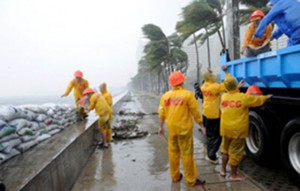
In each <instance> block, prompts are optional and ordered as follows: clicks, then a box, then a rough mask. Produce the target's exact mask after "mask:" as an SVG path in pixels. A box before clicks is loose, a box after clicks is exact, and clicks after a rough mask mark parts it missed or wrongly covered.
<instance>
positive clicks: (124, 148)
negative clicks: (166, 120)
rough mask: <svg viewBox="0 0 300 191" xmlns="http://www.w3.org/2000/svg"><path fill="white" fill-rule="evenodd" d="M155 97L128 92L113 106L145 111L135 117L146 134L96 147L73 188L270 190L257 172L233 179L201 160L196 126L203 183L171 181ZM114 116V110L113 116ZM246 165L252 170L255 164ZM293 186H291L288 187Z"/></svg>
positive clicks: (95, 190) (109, 190)
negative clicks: (187, 185)
mask: <svg viewBox="0 0 300 191" xmlns="http://www.w3.org/2000/svg"><path fill="white" fill-rule="evenodd" d="M158 100H159V97H157V96H149V95H131V96H130V97H127V99H124V100H122V101H121V102H118V103H117V104H116V105H115V106H114V113H117V111H118V110H120V109H122V110H124V111H127V112H131V113H135V112H136V113H138V112H142V113H145V114H146V115H144V116H143V118H141V119H140V120H139V121H138V125H139V126H140V128H142V129H144V130H147V131H148V132H149V134H148V136H146V137H144V138H139V139H130V140H123V141H114V142H112V144H111V147H110V148H108V149H96V151H95V152H94V154H92V156H91V157H90V159H89V161H88V163H87V165H86V167H85V169H84V170H83V172H82V174H81V176H80V177H79V179H78V181H77V183H76V184H75V185H74V187H73V191H79V190H80V191H119V190H120V191H123V190H138V191H139V190H149V191H150V190H151V191H152V190H153V191H160V190H161V191H165V190H171V191H181V190H211V191H215V190H217V191H223V190H224V191H227V190H236V191H240V190H241V191H256V190H258V191H259V190H272V189H267V188H266V187H265V186H266V185H264V184H262V183H258V182H257V181H256V180H255V178H256V177H258V176H257V175H256V177H255V176H253V175H251V174H250V175H248V174H245V173H244V172H242V171H239V173H241V174H243V175H245V176H246V177H247V179H246V180H245V181H237V182H233V181H230V180H229V179H228V177H226V178H223V177H221V176H219V170H220V164H218V165H214V164H211V163H209V162H207V161H205V160H204V157H205V147H204V144H203V142H204V138H203V136H202V135H200V133H199V132H198V130H197V128H198V127H196V128H194V137H195V141H194V153H195V160H196V163H197V169H198V177H199V178H201V179H206V181H207V184H206V185H205V186H204V187H186V185H185V181H184V179H183V180H182V181H181V182H180V183H172V182H171V178H170V174H169V164H168V154H167V140H166V138H165V137H162V136H160V135H158V134H157V133H156V132H157V129H158V125H159V121H158V116H157V115H155V113H156V111H157V107H158ZM118 117H119V116H118V115H117V114H116V116H115V118H116V119H117V118H118ZM219 162H221V161H219ZM246 162H247V161H246ZM250 168H251V169H252V170H253V169H255V168H257V165H255V166H254V167H253V166H250ZM181 170H182V169H181ZM228 170H229V169H228ZM293 189H294V187H293V186H291V187H290V189H289V190H293ZM279 190H283V189H279Z"/></svg>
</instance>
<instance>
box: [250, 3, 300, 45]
mask: <svg viewBox="0 0 300 191" xmlns="http://www.w3.org/2000/svg"><path fill="white" fill-rule="evenodd" d="M268 5H269V6H270V7H271V10H270V11H269V13H268V14H267V15H266V16H265V17H264V18H263V19H262V21H261V22H260V24H259V26H258V28H257V30H256V32H255V34H254V36H255V37H257V38H263V34H264V31H265V28H266V27H267V26H268V24H269V23H271V22H272V21H274V22H275V23H276V25H277V26H278V29H277V30H276V31H274V32H273V34H272V37H271V39H273V38H275V39H278V38H279V37H280V36H281V35H282V34H285V35H286V36H288V37H289V40H288V46H293V45H296V44H300V19H299V12H300V1H296V0H270V1H269V3H268Z"/></svg>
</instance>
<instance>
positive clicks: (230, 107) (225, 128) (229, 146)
mask: <svg viewBox="0 0 300 191" xmlns="http://www.w3.org/2000/svg"><path fill="white" fill-rule="evenodd" d="M224 84H225V87H226V89H227V91H228V92H227V93H224V94H223V95H222V98H221V107H222V109H221V129H220V133H221V136H222V143H221V152H222V167H221V171H220V175H221V176H224V177H225V176H226V166H227V163H229V165H230V167H231V172H230V179H231V180H244V179H245V177H243V176H241V175H238V174H237V168H238V165H239V164H240V162H241V161H242V159H243V155H244V151H245V138H246V137H247V136H248V130H249V107H258V106H261V105H263V104H264V103H265V101H266V100H267V99H269V98H270V97H271V95H268V96H264V95H250V94H245V93H240V91H239V89H238V83H237V81H236V79H235V78H234V77H229V78H227V79H225V81H224Z"/></svg>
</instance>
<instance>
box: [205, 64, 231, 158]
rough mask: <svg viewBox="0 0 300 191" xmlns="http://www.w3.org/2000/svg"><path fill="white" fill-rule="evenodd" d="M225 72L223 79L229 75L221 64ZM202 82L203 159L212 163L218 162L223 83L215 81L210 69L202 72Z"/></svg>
mask: <svg viewBox="0 0 300 191" xmlns="http://www.w3.org/2000/svg"><path fill="white" fill-rule="evenodd" d="M222 70H223V71H224V72H225V74H226V75H225V79H226V78H228V77H229V76H230V74H229V73H228V72H227V66H226V65H224V66H222ZM202 77H203V80H204V83H203V85H202V86H201V92H202V95H203V124H204V126H205V128H206V142H207V145H206V147H207V155H206V156H205V159H206V160H207V161H209V162H211V163H213V164H217V163H218V158H217V155H216V153H217V151H218V150H219V147H220V144H221V140H222V138H221V136H220V115H221V110H220V103H221V93H222V92H224V91H225V90H226V89H225V85H224V83H217V82H216V78H215V77H214V75H213V73H212V71H210V70H209V71H205V72H203V74H202Z"/></svg>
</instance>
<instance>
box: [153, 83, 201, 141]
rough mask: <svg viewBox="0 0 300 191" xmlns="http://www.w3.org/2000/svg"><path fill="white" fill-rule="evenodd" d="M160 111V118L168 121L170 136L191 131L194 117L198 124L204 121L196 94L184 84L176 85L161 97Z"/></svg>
mask: <svg viewBox="0 0 300 191" xmlns="http://www.w3.org/2000/svg"><path fill="white" fill-rule="evenodd" d="M158 113H159V118H160V119H163V120H165V121H166V124H167V126H168V130H169V131H168V132H169V135H170V136H173V135H186V134H188V133H190V132H191V130H192V128H193V118H194V120H195V121H196V122H197V123H198V124H199V123H201V122H202V117H201V115H200V110H199V105H198V102H197V100H196V98H195V96H194V94H193V93H192V92H190V91H188V90H185V89H184V88H183V86H176V87H174V88H173V90H170V91H168V92H167V93H165V94H164V95H163V96H162V97H161V99H160V104H159V108H158ZM192 117H193V118H192Z"/></svg>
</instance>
